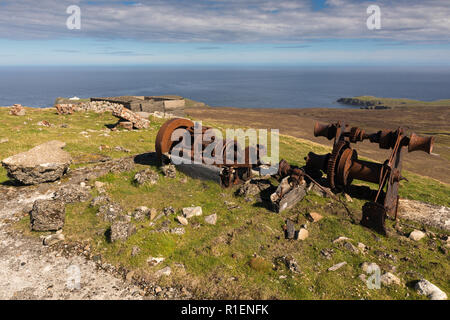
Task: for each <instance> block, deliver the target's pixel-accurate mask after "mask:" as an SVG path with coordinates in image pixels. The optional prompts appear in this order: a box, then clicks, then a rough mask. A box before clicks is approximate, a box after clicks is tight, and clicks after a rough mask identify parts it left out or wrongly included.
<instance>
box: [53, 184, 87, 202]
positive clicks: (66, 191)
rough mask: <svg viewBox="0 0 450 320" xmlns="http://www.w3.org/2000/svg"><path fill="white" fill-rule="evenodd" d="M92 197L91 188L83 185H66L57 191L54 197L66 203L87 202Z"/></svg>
mask: <svg viewBox="0 0 450 320" xmlns="http://www.w3.org/2000/svg"><path fill="white" fill-rule="evenodd" d="M90 198H91V193H90V192H89V189H87V188H86V187H83V186H81V185H65V186H63V187H62V188H61V189H59V190H58V191H56V192H55V195H54V197H53V199H55V200H61V201H64V202H65V203H75V202H85V201H88V200H89V199H90Z"/></svg>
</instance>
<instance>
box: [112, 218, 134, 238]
mask: <svg viewBox="0 0 450 320" xmlns="http://www.w3.org/2000/svg"><path fill="white" fill-rule="evenodd" d="M135 233H136V226H135V225H134V224H132V223H129V222H127V221H116V222H114V223H113V224H112V225H111V242H114V241H118V240H127V239H128V238H129V237H130V236H131V235H133V234H135Z"/></svg>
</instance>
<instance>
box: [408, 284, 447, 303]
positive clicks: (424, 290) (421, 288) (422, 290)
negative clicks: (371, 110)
mask: <svg viewBox="0 0 450 320" xmlns="http://www.w3.org/2000/svg"><path fill="white" fill-rule="evenodd" d="M415 289H416V291H417V293H418V294H421V295H425V296H427V298H428V299H430V300H447V294H446V293H445V292H444V291H442V290H441V289H439V288H438V287H437V286H435V285H434V284H432V283H431V282H430V281H428V280H425V279H422V280H420V281H419V282H417V283H416V285H415Z"/></svg>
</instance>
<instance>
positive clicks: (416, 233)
mask: <svg viewBox="0 0 450 320" xmlns="http://www.w3.org/2000/svg"><path fill="white" fill-rule="evenodd" d="M425 236H426V234H425V232H422V231H420V230H414V231H413V232H411V233H410V234H409V238H410V239H411V240H414V241H420V240H421V239H422V238H424V237H425Z"/></svg>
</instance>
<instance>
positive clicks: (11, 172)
mask: <svg viewBox="0 0 450 320" xmlns="http://www.w3.org/2000/svg"><path fill="white" fill-rule="evenodd" d="M65 146H66V144H65V143H64V142H60V141H50V142H47V143H44V144H41V145H39V146H37V147H34V148H32V149H30V150H28V151H26V152H22V153H19V154H16V155H14V156H12V157H9V158H6V159H4V160H3V161H2V165H3V167H5V169H6V170H7V172H8V176H9V177H10V178H12V179H15V180H17V181H19V182H20V183H22V184H26V185H32V184H39V183H43V182H52V181H56V180H58V179H60V178H61V177H62V176H63V175H64V174H65V173H66V172H67V170H68V168H69V166H70V164H71V163H72V158H71V156H70V154H69V153H68V152H66V151H63V150H62V148H64V147H65Z"/></svg>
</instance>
